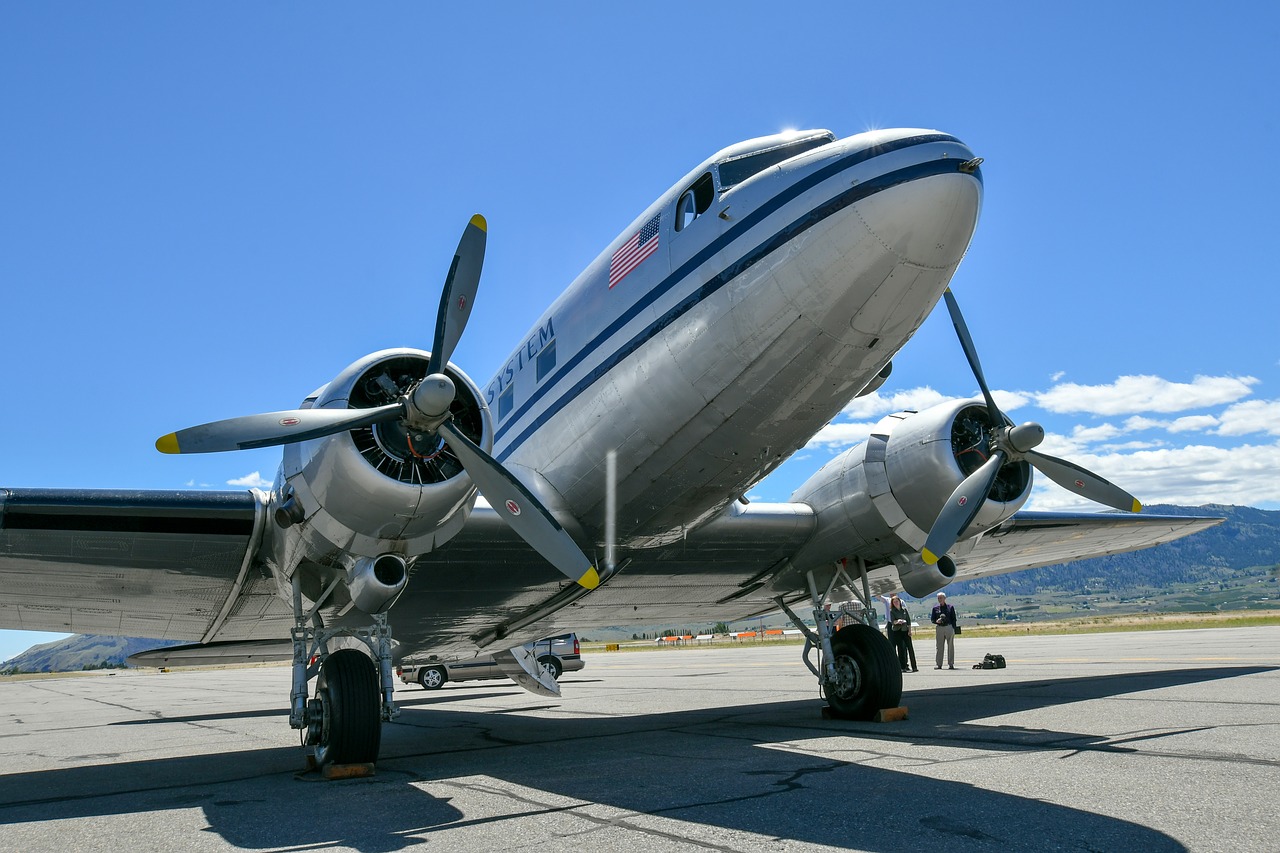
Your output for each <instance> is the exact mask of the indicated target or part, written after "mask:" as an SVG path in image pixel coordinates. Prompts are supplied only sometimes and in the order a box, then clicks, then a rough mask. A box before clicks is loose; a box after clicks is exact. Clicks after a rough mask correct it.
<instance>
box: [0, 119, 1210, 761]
mask: <svg viewBox="0 0 1280 853" xmlns="http://www.w3.org/2000/svg"><path fill="white" fill-rule="evenodd" d="M980 164H981V160H980V158H978V157H976V156H974V153H973V152H972V151H970V150H969V148H968V147H966V146H965V145H964V144H963V143H962V142H960V141H959V140H958V139H956V138H954V137H952V136H949V135H947V134H944V133H939V132H936V131H931V130H914V129H905V130H876V131H872V132H868V133H861V134H858V135H855V136H851V137H849V138H846V139H837V138H836V137H835V136H834V135H833V134H831V133H829V132H827V131H820V130H819V131H808V132H794V133H786V134H780V135H775V136H768V137H763V138H759V139H752V140H748V141H746V142H741V143H738V144H737V145H732V146H730V147H728V148H725V149H724V150H722V151H720V152H718V153H717V154H715V155H714V156H713V157H711V158H710V159H708V160H706V161H705V162H703V163H702V164H701V165H699V166H698V167H697V168H696V169H694V170H693V171H692V172H690V173H689V174H688V175H686V176H685V177H684V178H682V179H681V180H680V181H679V182H677V183H676V184H675V185H674V186H673V187H671V189H669V190H668V191H667V192H665V193H663V194H662V195H661V196H660V197H659V198H658V199H657V200H656V201H655V202H654V203H653V204H652V205H650V206H649V208H648V209H647V210H645V211H644V212H643V213H641V214H640V215H639V216H638V217H637V218H636V220H635V221H634V222H633V223H632V224H631V225H630V226H629V227H628V228H626V229H625V230H624V231H623V233H622V234H621V235H619V237H618V238H617V239H616V240H614V242H613V243H612V244H611V245H609V246H608V247H607V248H606V249H605V250H604V251H603V252H602V253H601V254H600V256H599V257H598V258H596V260H595V261H594V262H593V263H592V264H591V265H590V266H588V267H587V269H586V270H585V271H584V272H583V273H582V274H581V275H580V276H578V278H577V279H576V280H575V281H574V282H573V283H572V284H571V285H570V286H569V288H568V289H567V290H566V291H565V292H564V293H562V294H561V295H560V297H559V298H558V299H556V300H555V302H553V303H552V304H551V307H550V308H548V309H547V311H546V312H545V313H544V314H543V315H542V316H541V317H539V318H537V320H535V321H534V323H533V325H532V327H531V328H530V329H529V333H528V334H527V335H526V336H525V337H524V338H523V339H521V340H520V341H518V342H517V346H516V348H515V350H514V351H513V352H512V353H511V356H510V358H509V359H508V360H507V361H506V363H505V364H504V365H503V366H502V368H501V369H500V370H499V371H498V372H497V375H495V376H494V377H493V378H492V379H491V380H489V382H488V383H487V384H485V385H478V384H476V383H475V382H473V381H472V379H471V378H470V377H469V376H468V375H467V374H466V373H465V372H464V371H463V370H462V368H461V367H459V366H457V365H455V364H453V363H452V362H451V361H450V356H451V354H452V353H453V351H454V347H455V345H456V344H457V342H458V340H459V337H460V336H461V335H462V334H463V329H464V327H465V325H466V323H467V319H468V317H469V316H470V314H471V310H472V306H473V304H474V303H475V301H476V293H477V287H478V284H479V280H480V269H481V262H482V257H483V253H484V247H485V241H486V223H485V221H484V219H483V218H481V217H480V216H476V217H474V218H472V220H471V221H470V223H469V224H468V225H467V226H466V228H465V231H464V233H463V235H462V239H461V242H460V244H459V246H458V251H457V254H456V255H455V257H454V258H453V261H452V264H451V266H450V267H449V271H448V275H447V278H446V281H445V285H444V292H443V294H442V296H441V299H440V308H439V313H438V316H437V321H436V327H435V335H434V341H433V343H432V345H431V349H430V351H425V350H417V349H388V350H383V351H381V352H375V353H373V354H371V355H367V356H365V357H363V358H361V359H359V360H357V361H356V362H355V363H353V364H352V365H351V366H350V367H348V368H347V369H345V370H344V371H342V373H340V374H339V375H338V376H337V377H336V378H334V379H333V380H332V381H330V382H329V383H327V384H325V385H324V386H323V387H321V388H320V389H319V390H318V391H316V392H315V393H313V394H312V395H311V396H309V397H307V398H306V399H305V400H304V401H303V402H302V404H301V406H300V407H299V408H297V409H294V410H288V411H278V412H270V413H267V414H260V415H251V416H247V417H237V418H231V419H230V420H223V421H218V422H215V423H210V424H205V425H203V426H197V427H192V428H190V429H184V430H180V431H178V432H176V433H172V434H169V435H166V436H164V437H162V438H160V439H159V440H158V441H157V442H156V446H157V447H158V448H159V450H161V451H163V452H166V453H178V454H181V453H206V452H214V451H226V450H236V449H243V448H256V447H265V446H271V445H283V447H284V451H283V452H284V457H283V462H282V464H281V466H280V471H279V475H278V477H277V479H276V482H275V485H274V486H273V487H272V489H271V492H270V493H269V494H268V493H265V492H261V491H257V490H248V491H241V492H230V491H227V492H209V491H143V492H124V491H119V492H116V491H74V490H73V491H65V490H57V491H55V490H48V489H16V488H15V489H7V490H0V583H2V584H3V586H2V587H0V589H2V591H0V627H3V628H23V629H35V630H46V631H50V630H52V631H72V632H80V633H95V634H116V635H124V636H136V637H154V638H162V639H171V640H181V641H187V642H188V643H190V645H189V646H186V647H179V648H177V649H168V650H164V652H163V654H164V655H165V656H166V658H165V659H167V660H171V661H174V662H184V660H180V659H182V658H183V655H184V654H185V655H186V656H187V657H186V658H185V662H192V661H198V660H203V661H206V662H210V661H213V662H216V661H218V660H249V659H254V655H255V654H256V653H257V651H255V650H261V649H265V648H277V649H279V648H283V649H285V650H286V651H287V653H288V657H289V658H291V659H292V661H293V665H292V688H291V693H290V717H289V722H290V725H292V726H293V727H294V728H297V729H301V730H303V732H304V740H305V742H306V744H308V745H309V748H311V749H312V750H313V755H314V758H315V759H316V760H317V761H318V762H320V763H322V764H325V763H335V764H345V763H356V762H372V761H374V760H375V759H376V757H377V754H378V748H379V742H380V737H381V724H382V722H383V721H384V720H390V719H392V718H394V717H395V716H396V714H397V713H398V711H397V709H396V707H395V704H394V703H393V701H392V689H393V672H392V667H393V664H394V662H395V661H397V660H398V659H400V658H401V657H403V656H404V655H406V654H410V653H412V654H415V655H416V654H418V653H420V652H427V651H429V652H431V653H437V654H441V655H457V656H468V655H471V656H474V655H477V654H481V653H483V654H494V655H495V657H496V658H497V659H498V660H499V662H500V664H501V665H502V666H503V667H504V671H507V672H509V673H510V674H512V675H513V677H515V678H516V679H517V680H518V681H519V682H520V683H521V684H522V685H524V686H525V687H527V688H529V689H533V690H535V691H542V692H555V691H557V690H558V688H557V686H556V684H555V682H554V681H553V680H552V679H551V678H550V677H549V676H548V675H547V673H545V672H543V671H542V670H541V669H540V668H539V666H538V664H537V662H536V661H535V660H533V659H532V658H531V656H530V655H528V654H527V653H526V652H525V650H524V649H523V648H522V646H523V645H524V644H525V643H528V642H531V641H533V640H536V639H538V638H541V637H546V636H549V635H552V634H559V633H564V632H566V631H570V630H578V631H582V630H586V629H591V628H594V627H601V626H626V625H637V626H638V625H655V624H677V623H685V624H688V623H691V622H699V621H711V620H715V621H721V620H724V621H730V620H735V619H741V618H745V617H750V616H753V615H757V614H763V613H766V612H772V611H777V610H779V609H782V610H784V611H785V612H786V613H787V614H788V615H789V616H790V618H791V619H792V620H793V621H794V622H795V623H796V624H797V625H798V626H800V627H801V628H802V630H803V631H804V632H805V634H806V636H807V637H808V638H809V644H808V645H807V646H806V648H805V653H804V662H805V663H806V664H807V665H808V666H809V668H810V669H811V670H813V672H814V674H815V675H816V677H817V679H818V682H819V685H820V687H821V690H822V692H823V694H824V696H825V698H826V701H827V703H828V704H829V705H830V708H831V709H832V712H833V713H835V714H836V715H839V716H844V717H848V718H868V717H870V716H871V715H873V714H874V713H875V712H876V710H877V709H880V708H884V707H892V706H895V705H897V704H898V703H899V699H900V696H901V692H902V675H901V671H900V668H899V666H898V663H897V660H896V658H895V657H894V654H893V652H892V650H891V647H890V644H889V642H888V641H887V640H886V639H885V638H884V636H883V635H882V634H881V633H880V632H879V631H877V630H876V628H875V627H874V625H873V624H851V625H847V626H845V627H842V628H839V629H838V630H837V628H836V620H835V619H834V618H833V617H832V613H833V612H835V611H834V610H832V609H829V607H828V606H829V605H831V604H832V603H840V602H846V601H853V600H861V601H862V602H863V603H864V605H869V604H870V603H871V599H872V598H873V596H875V595H878V594H884V593H888V592H891V591H894V590H904V591H906V592H907V593H909V594H911V595H913V596H925V595H928V594H930V593H932V592H934V591H936V590H938V589H940V588H941V587H943V586H945V585H947V584H948V583H949V582H951V581H953V580H956V579H960V578H974V577H982V576H985V575H992V574H998V573H1002V572H1009V571H1015V570H1018V569H1025V568H1030V567H1033V566H1040V565H1046V564H1051V563H1057V562H1062V561H1065V560H1072V559H1078V558H1083V557H1090V556H1096V555H1100V554H1113V553H1117V552H1121V551H1127V550H1133V549H1137V548H1145V547H1148V546H1151V545H1155V544H1158V543H1161V542H1167V541H1169V540H1172V539H1176V538H1178V537H1181V536H1185V535H1187V534H1189V533H1193V532H1195V531H1198V530H1201V529H1203V528H1205V527H1208V526H1210V525H1212V524H1214V523H1216V522H1217V520H1216V519H1207V518H1169V517H1151V516H1139V515H1130V514H1122V513H1106V514H1093V515H1090V514H1061V513H1030V512H1019V509H1020V508H1021V506H1022V505H1023V503H1024V502H1025V501H1026V499H1027V497H1028V495H1029V493H1030V491H1031V483H1032V473H1031V469H1032V468H1033V467H1034V468H1035V469H1037V470H1039V471H1040V472H1042V473H1043V474H1045V475H1046V476H1048V477H1049V478H1050V479H1051V480H1053V481H1054V482H1057V483H1059V484H1061V485H1062V486H1064V487H1065V488H1067V489H1069V490H1071V491H1073V492H1075V493H1077V494H1080V495H1083V496H1085V497H1088V498H1091V499H1093V500H1095V501H1098V502H1101V503H1102V504H1105V505H1107V506H1109V507H1114V508H1118V509H1121V510H1125V511H1133V512H1136V511H1137V510H1139V509H1140V505H1139V504H1138V502H1137V501H1136V500H1134V498H1133V497H1132V496H1130V495H1129V494H1127V493H1126V492H1124V491H1123V490H1122V489H1120V488H1118V487H1116V486H1114V485H1112V484H1111V483H1109V482H1107V481H1106V480H1104V479H1102V478H1101V477H1099V476H1097V475H1095V474H1092V473H1090V472H1088V471H1085V470H1083V469H1081V468H1079V467H1077V466H1075V465H1073V464H1071V463H1069V462H1065V461H1063V460H1060V459H1055V458H1053V457H1051V456H1047V455H1044V454H1042V453H1039V452H1038V451H1037V450H1036V449H1035V448H1036V446H1037V445H1038V444H1039V443H1040V441H1041V440H1042V439H1043V438H1044V430H1043V429H1042V428H1041V427H1040V426H1039V425H1037V424H1034V423H1029V424H1022V425H1021V426H1014V425H1013V423H1012V421H1010V420H1009V419H1007V418H1006V417H1005V416H1004V414H1003V413H1002V412H1001V411H1000V409H999V408H998V407H997V405H996V402H995V400H994V399H992V395H991V393H990V391H989V389H988V386H987V383H986V380H985V379H984V377H983V373H982V370H981V368H980V366H979V361H978V356H977V353H976V350H975V348H974V344H973V341H972V340H971V339H970V336H969V333H968V331H967V330H966V327H965V324H964V320H963V318H962V316H961V314H960V311H959V308H958V306H957V304H956V301H955V299H954V297H953V296H952V295H951V292H950V291H949V289H948V283H949V281H950V279H951V277H952V274H953V273H954V272H955V270H956V268H957V266H958V265H959V263H960V260H961V258H962V257H963V256H964V254H965V251H966V248H967V247H968V245H969V241H970V238H971V237H972V235H973V232H974V228H975V226H976V223H977V220H978V212H979V207H980V205H981V202H982V171H981V169H980ZM944 296H945V298H946V303H947V308H948V310H949V311H950V313H951V316H952V319H953V322H954V324H955V326H956V330H957V332H958V334H959V337H960V341H961V346H962V349H963V351H964V353H965V355H966V357H967V358H968V360H969V363H970V365H971V366H972V369H973V372H974V374H975V376H976V378H977V383H978V386H979V388H980V389H981V391H982V397H981V398H980V399H975V400H971V401H963V402H956V403H947V404H944V405H941V406H938V407H936V408H933V409H929V410H926V411H921V412H903V413H900V414H895V415H892V416H890V417H887V418H885V419H884V420H883V421H882V422H881V423H880V424H879V425H878V426H877V427H876V428H875V430H874V432H873V434H872V435H871V437H870V438H869V439H868V440H867V441H866V442H864V443H862V444H860V445H858V446H856V447H854V448H852V449H850V450H848V451H847V452H845V453H843V454H841V455H839V456H838V457H836V458H835V459H833V460H832V461H831V462H829V463H828V464H826V465H824V466H823V467H822V468H821V469H820V470H819V471H817V472H816V473H815V474H814V475H813V476H812V477H811V478H810V479H809V480H808V482H806V483H805V484H804V485H802V486H801V487H800V488H799V489H798V490H797V491H796V492H795V494H794V495H793V496H792V497H791V500H790V501H789V502H787V503H781V504H748V503H747V501H746V500H745V498H744V495H746V493H747V492H748V490H750V489H751V488H752V487H753V486H754V485H755V484H756V483H758V482H759V481H760V479H761V478H763V477H764V476H765V475H766V474H768V473H769V472H770V471H772V470H773V469H774V468H776V467H777V466H778V465H779V464H780V463H782V461H783V460H785V459H786V458H787V457H788V456H789V455H790V454H791V453H793V452H795V451H796V450H797V449H798V448H801V447H803V446H804V445H805V444H806V443H807V442H808V441H809V440H810V439H811V438H812V436H813V435H814V434H816V433H817V432H818V430H819V429H821V428H822V427H823V426H824V425H825V424H827V423H828V422H829V421H830V420H831V419H832V418H833V417H835V416H836V415H837V414H838V413H839V412H840V411H841V409H842V408H843V407H844V406H846V405H847V404H848V402H849V401H850V400H851V399H852V398H854V397H856V396H859V395H862V394H867V393H869V392H871V391H873V390H874V389H876V388H878V387H879V386H880V385H881V384H882V383H883V382H884V381H885V380H886V378H887V377H888V376H889V372H890V360H891V359H892V358H893V356H894V354H895V353H896V352H897V351H898V350H899V349H900V348H901V347H902V346H903V345H904V344H905V343H906V342H907V341H908V339H910V338H911V336H912V334H913V333H914V332H915V331H916V329H918V328H919V326H920V324H921V322H922V321H923V320H924V318H925V317H926V316H927V315H928V313H929V312H930V311H931V310H932V309H933V307H934V306H935V305H936V304H937V302H938V300H939V299H942V298H943V297H944ZM611 471H616V474H613V475H612V476H611ZM481 496H483V500H481V499H480V498H481ZM797 609H800V610H802V611H807V612H806V613H805V615H806V616H807V619H806V618H802V617H801V615H800V614H797V613H796V610H797ZM837 609H838V608H837ZM865 612H867V613H869V614H870V613H874V608H872V607H869V606H867V607H865ZM389 614H395V637H394V640H393V638H392V628H391V624H390V619H389ZM810 620H811V621H813V622H814V623H816V627H813V628H810V627H807V625H806V622H807V621H810ZM868 620H869V621H870V622H871V623H874V620H875V617H874V616H868ZM814 649H816V650H817V663H816V664H815V663H813V662H812V660H811V658H812V656H813V650H814ZM265 654H266V653H265V652H263V655H264V656H265ZM312 679H314V680H315V684H314V688H312V687H311V681H312Z"/></svg>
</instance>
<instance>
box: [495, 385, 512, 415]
mask: <svg viewBox="0 0 1280 853" xmlns="http://www.w3.org/2000/svg"><path fill="white" fill-rule="evenodd" d="M515 401H516V386H515V383H514V382H513V383H511V384H510V385H508V386H507V387H506V388H504V389H503V390H502V393H501V394H499V395H498V420H502V419H503V418H505V417H506V416H507V415H509V414H511V409H512V408H513V407H514V405H515Z"/></svg>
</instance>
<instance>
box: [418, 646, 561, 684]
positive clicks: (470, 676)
mask: <svg viewBox="0 0 1280 853" xmlns="http://www.w3.org/2000/svg"><path fill="white" fill-rule="evenodd" d="M526 648H528V649H530V650H531V651H532V652H533V653H534V654H535V655H537V658H538V663H540V664H542V668H543V669H544V670H546V671H548V672H550V673H551V677H552V678H554V679H555V680H557V681H559V680H560V676H561V674H563V673H566V672H577V671H578V670H580V669H582V667H583V666H584V664H583V662H582V654H581V651H580V650H579V647H578V635H577V634H561V635H560V636H558V637H548V638H547V639H545V640H538V642H536V643H530V644H529V645H528V646H527V647H526ZM396 674H397V675H399V676H400V680H401V681H403V682H404V683H405V684H421V685H422V686H423V687H424V688H425V689H427V690H439V689H440V688H441V687H444V685H445V683H446V682H449V681H476V680H479V679H482V678H506V677H507V676H506V674H505V673H504V672H503V671H502V670H500V669H498V665H497V664H496V663H495V662H494V660H493V658H491V657H489V656H488V655H483V656H481V657H477V658H468V659H466V660H449V661H444V660H435V659H429V660H419V661H405V662H404V663H402V664H401V665H400V666H399V667H397V669H396Z"/></svg>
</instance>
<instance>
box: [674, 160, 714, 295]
mask: <svg viewBox="0 0 1280 853" xmlns="http://www.w3.org/2000/svg"><path fill="white" fill-rule="evenodd" d="M715 198H716V187H715V182H714V180H713V179H712V177H711V173H710V172H707V173H705V174H703V175H702V177H700V178H698V179H697V180H696V181H694V182H693V183H692V184H690V185H689V187H688V188H687V189H685V191H684V192H682V193H681V194H680V196H679V198H678V199H677V200H676V210H675V217H674V218H673V219H672V225H671V231H672V234H671V269H672V271H675V270H678V269H680V267H681V266H682V265H684V263H685V262H686V261H688V260H689V259H690V258H692V257H694V256H695V255H697V254H698V252H700V251H702V249H704V248H706V247H707V246H708V245H710V244H711V243H712V242H714V241H715V239H716V238H717V237H719V236H720V234H722V233H723V232H724V229H725V226H726V225H727V224H728V223H727V222H725V220H723V219H721V218H719V217H718V216H715V215H714V214H715V210H714V203H715Z"/></svg>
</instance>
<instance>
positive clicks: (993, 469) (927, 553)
mask: <svg viewBox="0 0 1280 853" xmlns="http://www.w3.org/2000/svg"><path fill="white" fill-rule="evenodd" d="M1005 458H1006V457H1005V454H1004V451H1002V450H997V451H996V452H995V453H993V454H991V458H990V459H988V460H987V461H986V462H983V463H982V467H980V468H979V469H978V470H977V471H974V472H973V473H972V474H970V475H969V476H968V477H965V478H964V481H963V482H962V483H960V485H958V486H956V490H955V491H954V492H952V493H951V497H949V498H947V502H946V504H945V505H943V507H942V512H940V513H938V518H937V520H936V521H934V522H933V528H932V529H931V530H930V531H929V538H928V539H926V540H925V543H924V548H922V549H921V550H920V556H921V557H923V558H924V561H925V562H926V563H928V564H929V565H931V566H932V565H933V564H934V563H936V562H938V559H939V558H940V557H942V555H943V554H945V553H947V552H948V551H950V550H951V547H952V546H953V545H955V544H956V541H957V540H958V539H959V538H960V536H961V535H962V534H963V533H964V531H965V529H966V528H968V526H969V525H970V524H971V523H973V519H974V516H976V515H977V514H978V510H979V509H981V508H982V502H983V501H985V500H986V499H987V495H988V494H989V493H990V492H991V484H992V483H994V482H995V481H996V475H997V474H999V473H1000V466H1001V465H1003V464H1004V462H1005Z"/></svg>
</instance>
